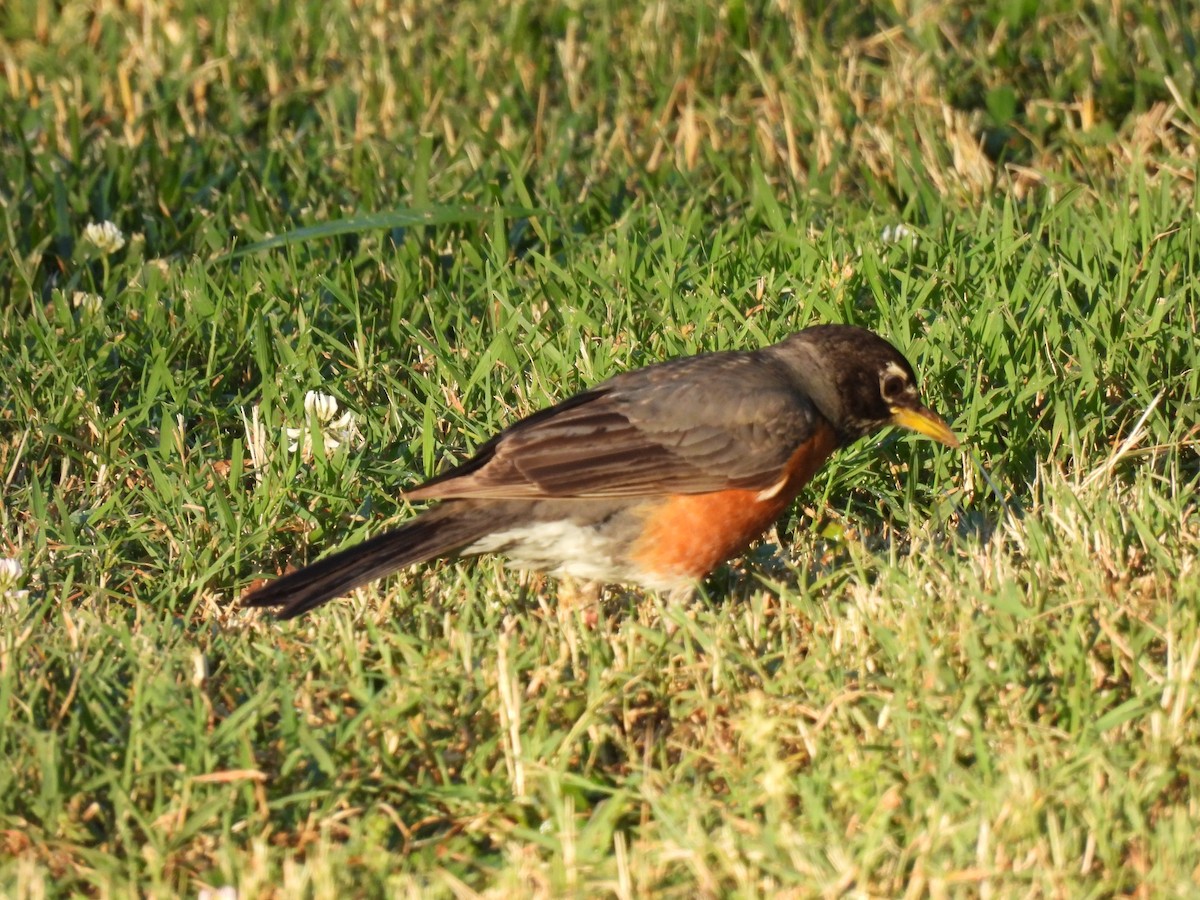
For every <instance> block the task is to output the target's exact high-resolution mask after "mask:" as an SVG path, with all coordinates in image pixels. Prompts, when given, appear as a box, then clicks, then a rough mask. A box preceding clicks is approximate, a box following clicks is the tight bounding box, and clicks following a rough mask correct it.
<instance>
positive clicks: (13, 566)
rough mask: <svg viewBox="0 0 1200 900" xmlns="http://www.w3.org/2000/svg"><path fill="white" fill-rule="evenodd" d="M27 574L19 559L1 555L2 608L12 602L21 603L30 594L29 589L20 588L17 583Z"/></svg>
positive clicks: (0, 592) (0, 595)
mask: <svg viewBox="0 0 1200 900" xmlns="http://www.w3.org/2000/svg"><path fill="white" fill-rule="evenodd" d="M24 574H25V569H24V568H23V567H22V566H21V561H20V560H19V559H10V558H8V557H0V601H4V603H2V604H0V609H6V611H12V610H11V609H7V608H9V607H10V605H11V604H12V603H14V602H15V603H20V602H21V601H22V600H24V599H25V598H26V597H28V596H29V591H23V590H18V589H17V585H19V584H20V583H21V576H22V575H24Z"/></svg>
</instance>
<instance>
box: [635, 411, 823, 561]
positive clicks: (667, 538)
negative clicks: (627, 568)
mask: <svg viewBox="0 0 1200 900" xmlns="http://www.w3.org/2000/svg"><path fill="white" fill-rule="evenodd" d="M836 449H837V436H836V435H835V434H834V431H833V428H831V427H830V426H829V425H823V426H822V427H820V428H819V429H818V430H817V433H816V434H815V435H813V437H812V438H810V439H809V440H808V441H806V442H805V443H804V444H802V445H801V446H800V447H799V448H798V449H797V450H796V452H795V453H793V454H792V457H791V459H789V460H788V461H787V465H786V466H785V467H784V470H783V471H782V472H780V475H779V482H778V483H777V487H776V488H775V489H772V488H768V489H767V490H765V491H747V490H728V491H716V492H714V493H711V494H676V495H674V496H671V497H669V498H667V500H666V501H665V502H663V503H660V504H657V505H656V506H655V507H654V508H653V510H652V511H651V513H650V514H649V515H648V516H647V518H646V526H645V528H644V529H643V530H642V534H641V536H640V537H639V538H638V540H637V542H636V543H635V544H634V547H633V549H632V551H631V553H630V558H631V560H632V561H633V562H634V564H635V565H638V566H640V567H642V568H643V569H644V570H646V571H647V572H649V573H653V574H654V575H656V576H664V577H680V578H691V579H699V578H703V577H704V576H705V575H707V574H708V573H709V572H711V571H712V570H713V569H715V568H716V567H717V566H719V565H720V564H721V563H723V562H724V561H725V560H727V559H729V558H730V557H731V556H735V555H737V554H738V553H740V552H741V551H742V550H744V549H746V547H747V546H749V544H750V542H751V541H753V540H754V539H755V538H756V537H758V536H759V535H760V534H762V533H763V531H765V530H766V528H767V527H768V526H769V525H770V524H771V523H772V522H774V521H775V520H776V519H777V518H779V515H780V513H782V512H783V510H784V509H785V508H786V507H787V505H788V504H789V503H791V502H792V500H794V499H795V498H796V495H797V494H798V493H800V489H801V488H803V487H804V485H806V484H807V483H808V481H809V479H811V478H812V476H813V474H814V473H815V472H816V471H817V469H819V468H820V467H821V464H822V463H824V462H825V460H827V459H828V458H829V456H830V454H832V453H833V451H834V450H836Z"/></svg>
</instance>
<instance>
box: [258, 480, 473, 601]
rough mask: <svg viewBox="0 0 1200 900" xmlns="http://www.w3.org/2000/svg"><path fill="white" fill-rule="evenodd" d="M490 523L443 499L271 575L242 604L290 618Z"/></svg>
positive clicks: (465, 540) (443, 551) (468, 538)
mask: <svg viewBox="0 0 1200 900" xmlns="http://www.w3.org/2000/svg"><path fill="white" fill-rule="evenodd" d="M464 513H465V514H464ZM490 524H491V523H489V522H488V520H487V519H486V517H484V516H480V515H472V514H471V513H470V512H468V511H466V510H463V509H461V508H460V505H459V504H458V503H454V502H449V503H443V504H442V505H440V506H436V507H434V508H433V509H431V510H428V511H427V512H425V513H422V514H421V515H420V516H418V517H417V518H415V519H413V520H412V521H411V522H407V523H405V524H404V525H401V526H400V527H399V528H397V529H395V530H394V531H388V532H384V533H383V534H378V535H375V536H374V537H371V538H367V540H365V541H363V542H362V543H361V544H355V545H354V546H353V547H347V548H346V549H345V550H341V551H339V552H337V553H334V554H333V555H332V556H327V557H325V558H324V559H321V560H318V561H317V562H315V563H313V564H312V565H310V566H305V567H304V568H303V569H298V570H296V571H295V572H289V573H288V574H287V575H284V576H282V577H281V578H276V579H275V580H274V581H272V582H269V583H268V584H265V585H263V586H262V587H260V588H259V589H258V590H256V591H253V592H252V593H250V594H248V595H246V597H244V598H243V599H242V604H243V605H244V606H253V607H278V609H277V610H276V612H275V616H276V618H279V619H293V618H295V617H296V616H299V615H302V614H304V613H306V612H308V611H309V610H310V609H314V608H315V607H317V606H320V605H321V604H322V603H326V602H328V601H330V600H333V599H334V598H335V597H340V596H342V595H344V594H348V593H350V591H352V590H354V589H355V588H358V587H362V586H363V585H364V584H368V583H370V582H372V581H375V580H376V579H377V578H383V577H384V576H385V575H390V574H392V573H393V572H396V571H399V570H400V569H403V568H404V567H405V566H409V565H412V564H413V563H418V562H425V561H426V560H429V559H434V558H435V557H438V556H446V555H448V554H451V553H454V552H455V551H457V550H460V549H461V548H462V547H464V546H466V545H467V544H469V543H471V542H472V541H474V540H475V539H477V538H479V537H480V536H481V535H482V534H483V533H484V532H485V531H486V530H487V529H488V527H489V525H490Z"/></svg>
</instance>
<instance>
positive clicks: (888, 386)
mask: <svg viewBox="0 0 1200 900" xmlns="http://www.w3.org/2000/svg"><path fill="white" fill-rule="evenodd" d="M907 390H908V379H907V378H905V377H904V376H903V375H900V374H898V373H895V372H893V373H891V374H888V375H884V376H883V379H882V380H881V381H880V382H879V392H880V394H882V395H883V399H884V400H895V399H896V398H897V397H899V396H900V395H901V394H903V393H905V392H906V391H907Z"/></svg>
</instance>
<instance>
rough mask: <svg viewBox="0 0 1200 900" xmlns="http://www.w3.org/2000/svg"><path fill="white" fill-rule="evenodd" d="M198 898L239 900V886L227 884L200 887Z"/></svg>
mask: <svg viewBox="0 0 1200 900" xmlns="http://www.w3.org/2000/svg"><path fill="white" fill-rule="evenodd" d="M196 900H238V892H237V888H235V887H232V886H230V885H225V886H224V887H219V888H206V887H205V888H200V893H198V894H197V895H196Z"/></svg>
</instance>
